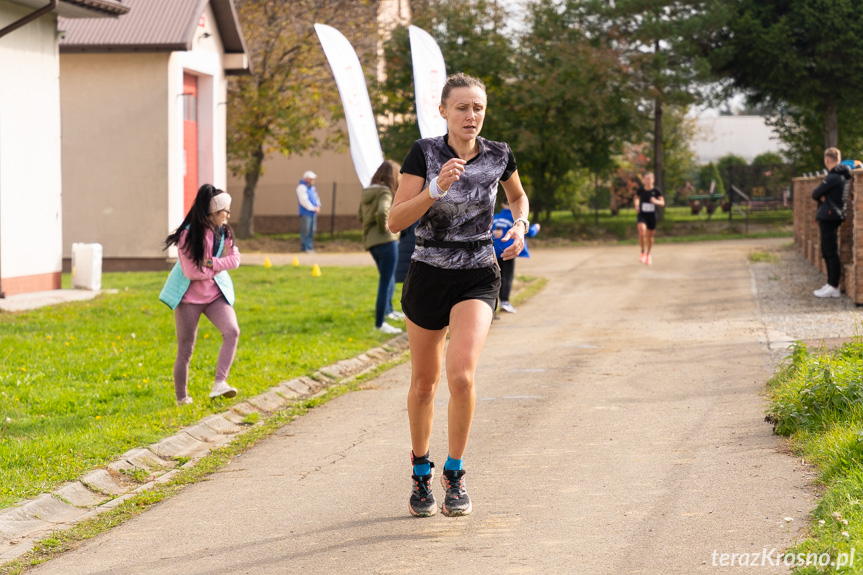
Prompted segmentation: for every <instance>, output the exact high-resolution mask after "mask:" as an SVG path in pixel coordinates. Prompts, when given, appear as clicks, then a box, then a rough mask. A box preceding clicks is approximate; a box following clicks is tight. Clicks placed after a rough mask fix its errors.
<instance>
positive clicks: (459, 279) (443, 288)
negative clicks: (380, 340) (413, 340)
mask: <svg viewBox="0 0 863 575" xmlns="http://www.w3.org/2000/svg"><path fill="white" fill-rule="evenodd" d="M499 293H500V268H498V267H497V263H496V262H495V265H493V266H489V267H484V268H476V269H466V270H450V269H444V268H439V267H435V266H431V265H429V264H426V263H423V262H417V261H412V262H411V265H410V268H408V275H407V277H406V278H405V282H404V286H403V287H402V311H403V312H404V314H405V315H406V316H407V318H408V319H409V320H411V321H412V322H414V323H415V324H417V325H418V326H420V327H421V328H423V329H429V330H439V329H443V328H445V327H447V326H448V325H449V312H450V310H451V309H452V308H453V306H455V305H456V304H457V303H460V302H463V301H467V300H471V299H478V300H480V301H483V302H485V303H486V304H488V306H489V307H490V308H491V309H492V311H494V308H495V307H497V298H498V294H499Z"/></svg>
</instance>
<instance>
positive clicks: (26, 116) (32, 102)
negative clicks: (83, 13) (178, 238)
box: [0, 0, 62, 295]
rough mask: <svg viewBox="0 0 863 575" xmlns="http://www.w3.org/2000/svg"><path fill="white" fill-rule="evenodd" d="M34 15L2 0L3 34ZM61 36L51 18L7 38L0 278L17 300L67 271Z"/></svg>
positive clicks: (0, 58) (0, 69)
mask: <svg viewBox="0 0 863 575" xmlns="http://www.w3.org/2000/svg"><path fill="white" fill-rule="evenodd" d="M30 12H32V9H29V8H26V7H23V6H18V5H13V4H11V3H9V2H6V1H5V0H0V28H2V27H4V26H6V25H7V24H10V23H11V22H13V21H15V20H17V19H19V18H21V17H22V16H25V15H26V14H29V13H30ZM56 30H57V19H56V17H55V16H54V15H47V16H43V17H41V18H40V19H38V20H36V21H34V22H31V23H29V24H27V25H26V26H24V27H22V28H19V29H18V30H15V31H14V32H12V33H10V34H8V35H6V36H3V37H2V38H0V278H2V286H3V289H4V291H6V293H7V294H10V295H11V293H14V291H10V287H11V286H15V285H16V284H17V285H23V283H22V282H27V283H28V284H29V285H35V286H36V287H35V288H34V289H39V288H40V287H41V286H39V285H37V284H39V283H40V282H41V281H42V280H40V279H38V278H48V277H54V276H56V274H59V272H60V270H61V267H62V226H61V221H62V209H61V177H60V85H59V73H60V71H59V56H58V45H57V37H56ZM28 276H30V277H32V279H33V280H34V281H35V282H36V283H35V284H34V283H33V282H32V281H29V280H25V279H23V278H26V277H28ZM56 277H59V276H56ZM8 278H20V279H19V281H18V282H16V281H14V280H13V281H7V279H8ZM57 287H59V286H57ZM43 289H48V287H47V286H44V287H43ZM24 291H33V289H26V290H24Z"/></svg>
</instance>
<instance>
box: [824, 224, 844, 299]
mask: <svg viewBox="0 0 863 575" xmlns="http://www.w3.org/2000/svg"><path fill="white" fill-rule="evenodd" d="M841 225H842V222H841V221H840V222H825V221H823V220H818V229H819V230H820V231H821V257H823V258H824V263H826V264H827V283H829V284H830V285H832V286H833V287H839V274H840V273H841V272H842V263H841V262H840V261H839V226H841Z"/></svg>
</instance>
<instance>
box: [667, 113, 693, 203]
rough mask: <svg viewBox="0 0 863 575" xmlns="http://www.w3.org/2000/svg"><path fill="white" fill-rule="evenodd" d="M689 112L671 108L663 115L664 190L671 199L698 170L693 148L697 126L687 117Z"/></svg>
mask: <svg viewBox="0 0 863 575" xmlns="http://www.w3.org/2000/svg"><path fill="white" fill-rule="evenodd" d="M688 111H689V110H688V108H681V107H679V106H669V107H668V109H667V112H666V113H665V114H663V128H662V134H663V142H662V148H663V150H664V156H665V159H664V162H663V164H664V165H665V178H664V179H665V188H663V189H662V190H663V192H665V194H666V196H667V197H671V196H672V195H673V192H674V191H675V190H679V189H682V188H683V187H684V186H685V185H686V182H688V181H689V180H690V178H691V176H692V173H693V172H694V171H695V169H696V165H695V152H693V151H692V147H691V142H692V140H693V139H694V137H695V131H696V124H695V120H694V119H692V118H689V117H687V112H688ZM672 199H673V198H672Z"/></svg>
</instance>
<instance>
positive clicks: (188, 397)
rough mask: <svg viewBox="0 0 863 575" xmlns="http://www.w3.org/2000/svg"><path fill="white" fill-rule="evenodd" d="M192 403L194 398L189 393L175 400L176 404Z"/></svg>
mask: <svg viewBox="0 0 863 575" xmlns="http://www.w3.org/2000/svg"><path fill="white" fill-rule="evenodd" d="M193 403H195V400H194V399H192V396H191V395H187V396H186V397H184V398H183V399H178V400H177V405H191V404H193Z"/></svg>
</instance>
